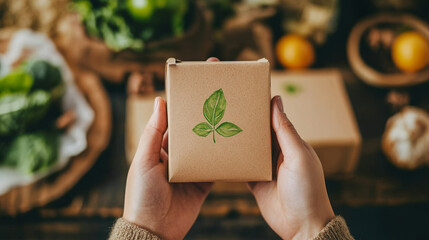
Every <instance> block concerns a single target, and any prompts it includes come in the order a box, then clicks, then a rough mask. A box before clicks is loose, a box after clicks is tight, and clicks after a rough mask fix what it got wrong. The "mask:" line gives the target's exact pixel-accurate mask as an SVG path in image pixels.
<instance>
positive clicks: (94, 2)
mask: <svg viewBox="0 0 429 240" xmlns="http://www.w3.org/2000/svg"><path fill="white" fill-rule="evenodd" d="M190 2H191V1H190V0H180V1H178V0H161V1H160V0H125V1H116V0H91V1H90V0H74V1H73V4H72V9H73V10H75V11H77V12H78V13H80V16H81V20H82V22H83V24H84V26H85V28H86V31H87V33H88V34H89V35H90V36H93V37H97V38H101V39H103V40H104V42H105V43H106V46H107V47H108V48H110V49H112V50H114V51H121V50H125V49H132V50H135V51H141V50H143V49H144V47H145V42H147V41H154V40H161V39H165V38H167V37H171V36H180V35H182V34H183V33H184V31H185V28H186V23H187V22H186V19H187V18H186V17H187V14H188V12H189V11H188V5H189V4H190Z"/></svg>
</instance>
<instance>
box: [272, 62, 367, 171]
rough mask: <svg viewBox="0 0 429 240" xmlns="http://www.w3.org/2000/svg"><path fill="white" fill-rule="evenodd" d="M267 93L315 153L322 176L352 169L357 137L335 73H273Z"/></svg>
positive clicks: (355, 159)
mask: <svg viewBox="0 0 429 240" xmlns="http://www.w3.org/2000/svg"><path fill="white" fill-rule="evenodd" d="M271 92H272V96H275V95H280V96H281V97H282V99H283V104H284V109H285V112H286V114H287V116H288V118H289V119H290V120H291V122H292V123H293V124H294V126H295V128H296V130H297V131H298V133H299V134H300V136H301V137H302V138H303V139H304V140H305V141H307V142H308V143H309V144H310V145H311V146H312V147H313V148H314V150H315V151H316V153H317V155H318V156H319V158H320V161H321V162H322V165H323V170H324V172H325V176H328V177H329V176H332V175H335V174H342V173H350V172H352V171H353V170H354V169H355V167H356V164H357V161H358V157H359V152H360V146H361V136H360V133H359V129H358V126H357V123H356V118H355V116H354V113H353V109H352V107H351V105H350V101H349V97H348V95H347V92H346V89H345V88H344V84H343V80H342V77H341V73H340V72H339V71H338V70H335V69H325V70H308V71H305V72H287V71H283V72H273V73H272V74H271Z"/></svg>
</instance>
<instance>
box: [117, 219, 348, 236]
mask: <svg viewBox="0 0 429 240" xmlns="http://www.w3.org/2000/svg"><path fill="white" fill-rule="evenodd" d="M109 240H161V238H160V237H158V236H156V235H155V234H153V233H151V232H149V231H148V230H146V229H144V228H141V227H139V226H137V225H134V224H132V223H130V222H127V221H126V220H124V219H122V218H119V219H118V220H117V221H116V223H115V224H114V225H113V228H112V231H111V233H110V237H109ZM313 240H354V238H353V237H352V236H351V235H350V232H349V229H348V227H347V224H346V222H345V220H344V218H342V217H341V216H338V217H336V218H334V219H332V220H331V221H330V222H329V223H328V224H327V225H326V226H325V227H324V228H323V229H322V231H320V232H319V234H318V235H317V236H316V237H315V238H313Z"/></svg>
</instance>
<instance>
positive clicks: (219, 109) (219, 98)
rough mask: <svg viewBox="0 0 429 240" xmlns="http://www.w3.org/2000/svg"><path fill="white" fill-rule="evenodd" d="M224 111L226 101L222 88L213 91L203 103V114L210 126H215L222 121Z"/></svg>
mask: <svg viewBox="0 0 429 240" xmlns="http://www.w3.org/2000/svg"><path fill="white" fill-rule="evenodd" d="M225 109H226V99H225V96H224V95H223V91H222V88H221V89H219V90H217V91H215V92H214V93H213V94H212V95H211V96H210V97H209V98H207V99H206V101H205V102H204V108H203V114H204V117H205V118H206V119H207V122H209V123H210V124H211V125H216V124H218V123H219V122H220V120H222V118H223V114H224V113H225Z"/></svg>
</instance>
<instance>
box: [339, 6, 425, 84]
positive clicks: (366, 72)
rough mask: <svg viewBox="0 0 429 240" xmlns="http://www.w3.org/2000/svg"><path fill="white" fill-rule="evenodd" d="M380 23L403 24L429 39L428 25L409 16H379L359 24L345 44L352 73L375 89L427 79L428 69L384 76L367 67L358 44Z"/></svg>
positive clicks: (420, 81)
mask: <svg viewBox="0 0 429 240" xmlns="http://www.w3.org/2000/svg"><path fill="white" fill-rule="evenodd" d="M380 23H393V24H403V25H408V26H410V27H412V28H414V30H415V31H418V32H420V33H421V34H423V35H424V36H425V37H426V38H427V39H429V27H428V25H427V24H426V23H425V22H423V21H421V20H419V19H417V18H415V17H413V16H410V15H398V14H395V15H391V14H380V15H376V16H373V17H370V18H367V19H365V20H363V21H361V22H359V23H358V24H357V25H356V26H355V27H354V28H353V29H352V31H351V33H350V36H349V40H348V43H347V57H348V60H349V63H350V65H351V67H352V69H353V71H354V72H355V73H356V75H358V77H359V78H361V79H362V80H363V81H365V82H366V83H368V84H370V85H373V86H377V87H405V86H411V85H416V84H419V83H422V82H425V81H427V80H428V79H429V69H428V68H426V69H423V70H421V71H419V72H417V73H395V74H386V73H382V72H379V71H376V70H375V69H373V68H372V67H371V66H368V65H367V64H366V63H365V62H364V61H363V59H362V57H361V55H360V52H359V43H360V41H361V38H362V35H363V34H364V33H365V31H366V30H368V29H369V28H371V27H373V26H375V25H377V24H380Z"/></svg>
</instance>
